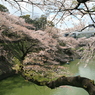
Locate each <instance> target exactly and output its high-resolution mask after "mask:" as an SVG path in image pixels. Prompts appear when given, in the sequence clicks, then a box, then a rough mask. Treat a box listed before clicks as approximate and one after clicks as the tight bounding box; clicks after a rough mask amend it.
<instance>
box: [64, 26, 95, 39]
mask: <svg viewBox="0 0 95 95" xmlns="http://www.w3.org/2000/svg"><path fill="white" fill-rule="evenodd" d="M93 36H95V28H94V27H88V28H86V29H84V30H82V31H74V32H68V33H65V34H64V37H73V38H81V37H86V38H89V37H93Z"/></svg>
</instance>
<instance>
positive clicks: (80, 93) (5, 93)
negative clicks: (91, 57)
mask: <svg viewBox="0 0 95 95" xmlns="http://www.w3.org/2000/svg"><path fill="white" fill-rule="evenodd" d="M65 67H67V69H68V73H69V75H70V76H74V75H80V76H83V77H87V78H90V79H93V80H94V81H95V64H94V62H92V63H89V64H87V66H86V65H85V64H79V65H77V62H76V61H74V62H72V63H70V65H67V64H66V65H65ZM0 95H89V94H88V93H87V92H86V91H85V90H83V89H82V88H77V87H71V86H62V87H58V88H56V89H53V90H51V89H49V88H48V87H46V86H37V85H35V84H33V83H31V82H27V81H25V80H24V79H23V78H22V77H21V76H18V75H16V76H13V77H10V78H7V79H5V80H2V81H0Z"/></svg>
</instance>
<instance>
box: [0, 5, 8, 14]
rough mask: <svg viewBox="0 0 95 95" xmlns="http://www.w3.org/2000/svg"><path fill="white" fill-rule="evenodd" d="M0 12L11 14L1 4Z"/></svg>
mask: <svg viewBox="0 0 95 95" xmlns="http://www.w3.org/2000/svg"><path fill="white" fill-rule="evenodd" d="M0 11H1V12H9V10H8V9H7V8H6V7H5V6H4V5H1V4H0Z"/></svg>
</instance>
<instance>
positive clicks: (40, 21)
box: [20, 15, 54, 30]
mask: <svg viewBox="0 0 95 95" xmlns="http://www.w3.org/2000/svg"><path fill="white" fill-rule="evenodd" d="M20 17H21V18H24V19H25V22H26V23H29V24H33V25H34V27H35V29H36V30H44V29H45V28H46V26H49V27H54V24H53V22H52V21H47V17H46V16H44V15H42V16H41V17H40V18H36V19H34V20H32V19H31V18H30V15H23V16H20Z"/></svg>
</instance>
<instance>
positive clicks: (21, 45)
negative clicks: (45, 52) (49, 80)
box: [2, 38, 41, 61]
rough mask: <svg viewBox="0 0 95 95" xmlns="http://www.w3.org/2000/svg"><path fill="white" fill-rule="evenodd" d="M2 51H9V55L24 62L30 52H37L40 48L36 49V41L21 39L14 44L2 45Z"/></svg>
mask: <svg viewBox="0 0 95 95" xmlns="http://www.w3.org/2000/svg"><path fill="white" fill-rule="evenodd" d="M2 45H3V46H4V49H5V50H6V51H9V54H10V55H11V56H13V57H16V58H17V59H19V60H20V61H22V60H24V58H25V56H26V55H27V54H28V53H30V52H38V51H39V50H40V49H41V48H39V47H38V40H33V39H32V40H31V39H29V38H23V39H21V40H18V41H14V42H7V43H2Z"/></svg>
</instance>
